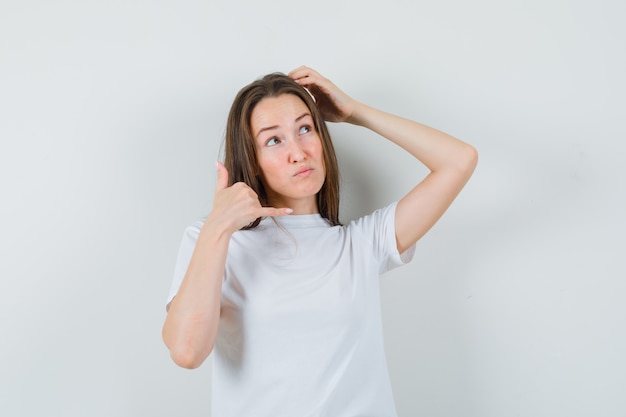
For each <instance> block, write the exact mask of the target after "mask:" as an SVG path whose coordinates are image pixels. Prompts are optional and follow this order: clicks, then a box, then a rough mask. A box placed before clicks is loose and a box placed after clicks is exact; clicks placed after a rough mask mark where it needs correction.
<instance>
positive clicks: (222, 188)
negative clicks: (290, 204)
mask: <svg viewBox="0 0 626 417" xmlns="http://www.w3.org/2000/svg"><path fill="white" fill-rule="evenodd" d="M227 185H228V171H226V168H224V166H223V165H222V164H220V163H218V180H217V186H216V192H215V199H214V201H213V209H212V210H211V213H210V214H209V216H208V217H207V219H206V220H205V222H204V224H203V226H202V229H201V230H200V234H199V236H198V240H197V242H196V247H195V249H194V252H193V255H192V256H191V260H190V261H189V266H188V268H187V272H186V273H185V277H184V278H183V282H182V284H181V285H180V288H179V290H178V293H177V294H176V297H174V299H173V300H172V302H171V303H170V304H169V307H168V313H167V317H166V318H165V323H164V325H163V341H164V342H165V345H166V346H167V347H168V349H169V350H170V355H171V356H172V359H173V360H174V362H176V364H178V365H179V366H182V367H184V368H190V369H191V368H197V367H198V366H200V365H201V364H202V362H204V360H205V359H206V358H207V356H209V354H210V353H211V351H212V350H213V344H214V343H215V337H216V336H217V327H218V322H219V316H220V300H221V295H222V280H223V277H224V265H225V263H226V255H227V253H228V243H229V241H230V237H231V236H232V234H233V233H234V232H235V231H237V230H239V229H241V228H242V227H244V226H246V225H248V224H249V223H251V222H252V221H254V220H255V219H257V218H258V217H265V216H280V215H285V214H289V213H290V212H291V211H290V210H289V209H276V208H272V207H261V204H260V203H259V199H258V196H257V195H256V193H255V192H254V191H253V190H252V189H251V188H250V187H248V186H247V185H245V184H243V183H236V184H233V185H232V186H231V187H227Z"/></svg>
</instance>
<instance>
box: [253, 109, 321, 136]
mask: <svg viewBox="0 0 626 417" xmlns="http://www.w3.org/2000/svg"><path fill="white" fill-rule="evenodd" d="M310 115H311V114H310V113H302V114H301V115H300V116H298V117H296V120H295V122H299V121H300V120H302V119H304V118H305V117H307V116H310ZM279 127H280V126H279V125H274V126H267V127H263V128H261V129H259V131H258V132H257V134H256V135H255V137H256V138H258V137H259V135H260V134H261V133H263V132H265V131H266V130H274V129H278V128H279Z"/></svg>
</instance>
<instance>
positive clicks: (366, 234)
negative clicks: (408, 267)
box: [350, 202, 415, 274]
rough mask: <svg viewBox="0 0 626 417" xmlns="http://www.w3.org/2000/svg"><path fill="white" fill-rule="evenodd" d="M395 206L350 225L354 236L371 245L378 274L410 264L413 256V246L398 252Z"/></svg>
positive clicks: (382, 209)
mask: <svg viewBox="0 0 626 417" xmlns="http://www.w3.org/2000/svg"><path fill="white" fill-rule="evenodd" d="M396 206H397V202H394V203H392V204H390V205H388V206H387V207H383V208H381V209H379V210H376V211H375V212H373V213H372V214H370V215H368V216H364V217H361V218H360V219H358V220H355V221H354V222H352V223H351V224H350V227H351V228H353V231H354V232H356V233H355V236H361V237H362V238H363V239H364V240H365V241H368V242H370V243H371V245H372V251H373V253H374V256H376V257H377V258H378V261H379V265H380V266H379V273H380V274H382V273H384V272H387V271H391V270H392V269H395V268H397V267H399V266H402V265H405V264H407V263H409V262H411V260H413V256H414V255H415V244H413V245H411V246H410V247H409V248H408V249H407V250H405V251H404V252H403V253H399V252H398V245H397V242H396V227H395V220H396Z"/></svg>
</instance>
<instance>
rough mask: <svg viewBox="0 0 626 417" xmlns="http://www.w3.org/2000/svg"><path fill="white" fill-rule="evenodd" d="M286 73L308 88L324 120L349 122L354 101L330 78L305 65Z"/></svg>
mask: <svg viewBox="0 0 626 417" xmlns="http://www.w3.org/2000/svg"><path fill="white" fill-rule="evenodd" d="M287 75H288V76H289V77H291V78H292V79H293V80H294V81H295V82H297V83H298V84H299V85H301V86H302V87H304V88H306V89H307V90H309V92H310V93H311V95H312V96H313V98H314V99H315V103H316V104H317V108H318V109H319V110H320V112H321V113H322V116H323V117H324V119H325V120H326V121H328V122H350V118H351V116H352V114H353V113H354V107H355V106H356V102H355V101H354V100H353V99H352V98H350V97H349V96H348V95H347V94H346V93H344V92H343V91H341V90H340V89H339V88H338V87H337V86H336V85H335V84H333V83H332V82H331V81H330V80H328V79H327V78H324V77H322V76H321V75H320V74H319V73H318V72H316V71H315V70H313V69H311V68H309V67H305V66H302V67H298V68H296V69H294V70H293V71H291V72H290V73H289V74H287Z"/></svg>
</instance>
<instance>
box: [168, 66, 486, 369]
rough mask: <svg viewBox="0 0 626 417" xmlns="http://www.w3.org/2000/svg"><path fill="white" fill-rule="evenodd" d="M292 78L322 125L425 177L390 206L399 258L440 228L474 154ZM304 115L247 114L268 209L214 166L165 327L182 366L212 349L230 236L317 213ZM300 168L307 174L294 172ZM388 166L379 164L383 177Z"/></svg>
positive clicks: (314, 165)
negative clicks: (335, 125) (378, 147)
mask: <svg viewBox="0 0 626 417" xmlns="http://www.w3.org/2000/svg"><path fill="white" fill-rule="evenodd" d="M288 75H289V77H291V78H292V79H293V80H295V81H296V82H297V83H298V84H300V85H301V86H303V87H305V88H306V89H307V90H308V91H309V92H310V93H311V94H312V95H313V97H314V98H315V102H316V104H317V107H318V108H319V110H320V112H321V113H322V115H323V117H324V119H325V120H326V121H331V122H345V123H350V124H354V125H358V126H363V127H365V128H368V129H370V130H372V131H374V132H376V133H378V134H379V135H380V136H382V137H383V138H386V139H387V140H390V141H391V142H393V143H395V144H397V145H398V146H400V147H402V148H403V149H405V150H406V151H407V152H409V153H410V154H411V155H413V156H414V157H415V158H416V160H417V161H419V162H421V163H422V164H424V165H425V166H426V167H427V168H428V169H429V170H430V173H429V174H428V175H427V176H426V177H425V178H423V179H421V180H420V179H418V178H417V176H416V185H415V187H414V188H413V189H412V190H410V191H409V192H408V193H407V194H406V195H405V196H404V197H402V198H401V199H400V200H399V202H398V205H397V207H396V216H395V219H396V220H395V222H396V223H395V231H396V243H397V249H398V251H399V252H400V253H402V252H404V251H405V250H407V249H408V248H409V247H411V246H412V245H413V244H414V243H415V242H417V240H419V239H420V238H421V237H422V236H423V235H424V234H425V233H426V232H427V231H428V230H429V229H430V228H431V227H432V226H433V225H434V224H435V223H436V221H437V220H438V219H439V218H440V217H441V216H442V215H443V213H444V212H445V211H446V209H447V208H448V207H449V206H450V204H451V203H452V201H453V200H454V199H455V198H456V196H457V195H458V193H459V192H460V191H461V189H462V188H463V186H464V185H465V183H466V182H467V181H468V180H469V178H470V177H471V175H472V173H473V171H474V168H475V167H476V163H477V159H478V155H477V152H476V150H475V149H474V148H473V147H472V146H470V145H468V144H466V143H464V142H462V141H460V140H458V139H455V138H454V137H452V136H450V135H447V134H445V133H443V132H441V131H438V130H435V129H433V128H430V127H428V126H425V125H422V124H420V123H417V122H414V121H411V120H407V119H404V118H401V117H398V116H394V115H392V114H389V113H385V112H383V111H380V110H377V109H375V108H373V107H370V106H368V105H366V104H363V103H360V102H358V101H356V100H354V99H352V98H351V97H349V96H348V95H347V94H345V93H344V92H343V91H341V90H340V89H339V88H337V86H335V85H334V84H333V83H332V82H331V81H330V80H328V79H326V78H324V77H322V76H321V75H320V74H319V73H317V72H316V71H314V70H312V69H311V68H308V67H299V68H297V69H295V70H293V71H291V72H290V73H289V74H288ZM301 105H302V106H301ZM305 112H306V106H303V103H302V101H301V100H300V99H299V98H297V97H294V96H292V95H281V96H278V97H275V98H266V99H263V100H262V101H261V102H259V104H258V105H257V107H256V108H255V109H254V111H253V114H252V117H251V122H252V128H253V136H254V140H255V149H256V157H257V158H258V159H259V164H260V167H261V171H262V172H260V173H259V175H261V176H262V178H263V182H264V184H265V185H266V188H268V189H269V190H270V191H268V194H269V198H270V199H269V201H270V203H271V204H272V206H273V207H261V204H260V203H259V199H258V196H257V195H256V193H255V192H254V191H253V190H252V189H251V188H250V187H249V186H247V185H246V184H244V183H241V182H238V183H235V184H233V185H232V186H228V172H227V171H226V168H224V166H223V165H222V164H221V163H218V182H217V187H216V191H215V196H214V202H213V208H212V210H211V213H210V214H209V216H208V218H207V219H206V221H205V222H204V225H203V226H202V229H201V230H200V234H199V236H198V241H197V243H196V248H195V250H194V253H193V255H192V257H191V261H190V264H189V267H188V269H187V272H186V274H185V277H184V279H183V282H182V284H181V287H180V289H179V290H178V293H177V295H176V297H175V298H174V299H173V301H172V302H171V303H170V305H169V306H168V314H167V317H166V319H165V324H164V326H163V340H164V342H165V344H166V346H167V347H168V349H169V350H170V354H171V356H172V358H173V360H174V361H175V362H176V363H177V364H178V365H180V366H182V367H185V368H195V367H198V366H199V365H200V364H201V363H202V362H203V361H204V360H205V359H206V357H207V356H208V355H209V354H210V353H211V350H212V349H213V344H214V343H215V337H216V335H217V329H218V323H219V317H220V297H221V288H222V279H223V276H224V265H225V262H226V255H227V251H228V242H229V240H230V237H231V236H232V234H233V233H235V232H236V231H237V230H239V229H241V228H242V227H244V226H246V225H248V224H249V223H250V222H252V221H254V220H255V219H257V218H259V217H265V216H284V215H288V214H290V213H297V214H308V213H316V212H317V203H316V201H317V200H316V198H315V195H316V193H317V191H319V189H320V187H321V186H322V184H323V178H324V166H323V163H321V162H320V161H321V160H322V159H321V157H320V154H321V145H320V143H319V137H318V136H317V133H316V132H315V131H314V130H309V129H306V128H305V126H306V125H307V120H306V116H305V117H304V118H302V119H301V118H300V116H302V115H303V114H304V113H305ZM266 128H272V129H266ZM303 168H304V169H306V168H310V169H311V170H310V171H309V170H305V171H300V170H302V169H303ZM388 168H389V166H388V164H386V165H385V164H384V163H382V162H381V169H388ZM298 172H300V174H299V175H295V176H294V174H297V173H298ZM287 207H289V208H287ZM207 254H210V256H207Z"/></svg>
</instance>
